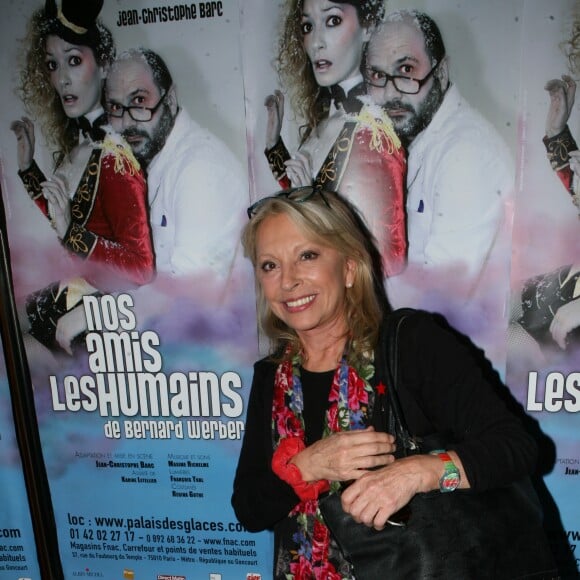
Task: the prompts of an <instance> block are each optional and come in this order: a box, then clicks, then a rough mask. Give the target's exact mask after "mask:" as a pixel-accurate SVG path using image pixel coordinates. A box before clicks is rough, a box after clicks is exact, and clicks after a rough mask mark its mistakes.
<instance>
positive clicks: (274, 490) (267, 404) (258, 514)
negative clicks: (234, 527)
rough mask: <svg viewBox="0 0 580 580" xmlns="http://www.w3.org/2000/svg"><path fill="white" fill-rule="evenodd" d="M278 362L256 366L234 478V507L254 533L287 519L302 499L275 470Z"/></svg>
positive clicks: (237, 514)
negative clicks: (274, 395)
mask: <svg viewBox="0 0 580 580" xmlns="http://www.w3.org/2000/svg"><path fill="white" fill-rule="evenodd" d="M274 373H275V365H273V364H271V363H265V362H259V363H257V364H256V365H255V366H254V378H253V381H252V390H251V393H250V399H249V402H248V408H247V414H246V429H245V433H244V440H243V443H242V449H241V452H240V457H239V460H238V467H237V469H236V475H235V478H234V491H233V495H232V506H233V508H234V511H235V513H236V517H237V518H238V520H239V521H240V522H241V523H242V524H243V525H244V526H245V527H246V528H247V529H248V530H249V531H251V532H259V531H261V530H265V529H269V528H272V527H273V526H274V524H276V522H278V521H280V520H281V519H283V518H285V517H286V516H287V515H288V514H289V513H290V511H291V510H292V509H293V508H294V507H295V506H296V505H297V504H298V502H299V501H300V499H299V498H298V496H297V495H296V493H294V490H293V489H292V487H291V486H290V485H289V484H287V483H285V482H284V481H282V480H281V479H280V478H279V477H278V476H277V475H275V474H274V472H273V471H272V467H271V465H272V454H273V450H272V427H271V422H272V392H273V385H274Z"/></svg>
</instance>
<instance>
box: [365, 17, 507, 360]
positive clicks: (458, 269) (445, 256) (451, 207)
mask: <svg viewBox="0 0 580 580" xmlns="http://www.w3.org/2000/svg"><path fill="white" fill-rule="evenodd" d="M447 61H448V57H447V55H446V51H445V46H444V43H443V39H442V37H441V33H440V31H439V29H438V27H437V25H436V24H435V22H434V21H433V20H432V19H431V18H430V17H429V16H427V15H426V14H424V13H420V12H418V11H415V10H402V11H398V12H394V13H392V14H390V15H388V16H387V17H386V18H385V20H384V21H383V22H382V23H381V24H380V25H379V26H378V27H377V29H376V30H375V32H374V33H373V35H372V37H371V40H370V42H369V49H368V53H367V61H366V66H365V69H364V76H365V79H366V82H367V86H368V91H369V94H370V95H371V97H372V99H373V101H374V102H376V103H377V104H379V105H381V106H382V107H383V108H384V109H385V110H386V112H387V114H388V115H389V117H390V118H391V120H392V122H393V125H394V127H395V130H396V131H397V134H398V135H399V137H400V138H401V140H402V141H403V142H404V144H405V145H406V147H407V149H408V172H407V201H406V211H407V220H408V222H407V228H408V241H409V250H408V265H407V268H406V270H405V272H403V273H402V274H400V275H399V276H395V277H392V278H390V279H388V280H387V284H388V288H389V297H390V299H391V301H392V303H393V306H414V307H419V308H425V309H428V310H435V311H439V312H441V313H443V314H445V315H446V316H447V317H448V318H449V319H450V320H452V321H453V324H454V325H455V326H457V327H459V328H461V329H462V330H463V331H464V332H466V333H467V334H471V333H470V332H467V331H468V329H469V327H468V325H472V326H471V330H473V328H478V332H479V329H480V328H483V331H484V332H487V331H490V332H492V331H499V330H500V329H499V327H498V328H496V327H497V326H498V325H497V324H495V322H498V323H499V322H501V320H502V316H503V314H502V312H503V306H504V304H505V301H506V300H507V296H508V282H509V278H508V264H509V262H508V260H507V258H508V257H509V248H508V247H502V241H506V240H507V236H503V229H504V227H505V223H504V211H505V204H506V199H507V197H508V196H509V195H510V193H511V191H512V189H513V183H514V172H513V167H512V161H511V156H510V153H509V151H508V149H507V147H506V145H505V144H504V142H503V141H502V139H501V138H500V136H499V135H498V133H497V132H496V130H495V129H494V128H493V127H492V126H491V124H490V123H489V122H488V121H487V120H485V119H484V118H483V117H482V116H481V115H480V114H479V113H478V112H477V111H475V110H474V109H473V108H472V107H471V106H470V105H469V104H468V103H467V102H466V101H465V99H463V97H462V96H461V95H460V93H459V90H458V88H457V87H456V86H455V85H454V84H452V83H451V82H450V80H449V70H448V62H447ZM502 238H503V239H502ZM504 258H505V265H504V262H503V260H504ZM484 311H485V312H486V314H487V315H488V316H486V318H485V320H483V321H475V324H474V321H473V320H471V321H469V322H468V321H467V318H469V317H470V315H472V314H476V313H480V312H484ZM494 317H495V320H493V318H494ZM492 320H493V321H492ZM494 324H495V326H494ZM500 326H501V325H500ZM498 336H499V334H498ZM472 338H473V337H472ZM483 341H484V342H488V343H491V344H493V343H494V340H485V339H484V340H483ZM480 346H483V345H481V344H480ZM488 355H489V353H488ZM500 356H503V355H500Z"/></svg>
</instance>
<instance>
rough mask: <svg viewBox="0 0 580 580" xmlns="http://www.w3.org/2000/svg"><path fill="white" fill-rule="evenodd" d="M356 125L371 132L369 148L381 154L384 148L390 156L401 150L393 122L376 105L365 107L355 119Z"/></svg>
mask: <svg viewBox="0 0 580 580" xmlns="http://www.w3.org/2000/svg"><path fill="white" fill-rule="evenodd" d="M355 119H356V121H357V123H359V125H361V126H362V127H365V128H367V129H369V130H370V132H371V142H370V148H371V150H373V151H380V152H382V151H383V149H384V147H385V146H386V148H387V153H389V154H391V153H394V152H395V151H398V150H399V149H400V148H401V140H400V139H399V137H398V135H397V133H396V132H395V128H394V127H393V122H392V121H391V119H390V118H389V116H388V115H387V113H385V111H384V110H383V109H382V108H381V107H379V106H377V105H368V104H367V105H365V106H364V107H363V108H362V109H361V111H360V113H358V115H356V117H355Z"/></svg>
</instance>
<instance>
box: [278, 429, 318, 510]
mask: <svg viewBox="0 0 580 580" xmlns="http://www.w3.org/2000/svg"><path fill="white" fill-rule="evenodd" d="M305 448H306V446H305V444H304V441H302V439H300V438H299V437H286V438H284V439H282V440H281V441H280V443H279V445H278V447H277V448H276V450H275V451H274V455H273V456H272V471H274V473H275V474H276V475H277V476H278V477H279V478H280V479H281V480H282V481H285V482H286V483H288V484H289V485H291V486H292V488H293V489H294V492H295V493H296V495H297V496H298V497H299V498H300V499H301V500H302V501H307V500H314V499H317V498H318V496H319V495H320V494H321V493H323V492H325V491H328V489H329V488H330V486H329V483H328V481H326V480H325V479H321V480H318V481H305V480H304V478H303V476H302V472H301V471H300V468H299V467H298V465H296V463H294V462H293V461H292V459H293V458H294V457H295V456H296V455H297V454H298V453H300V452H301V451H303V450H304V449H305Z"/></svg>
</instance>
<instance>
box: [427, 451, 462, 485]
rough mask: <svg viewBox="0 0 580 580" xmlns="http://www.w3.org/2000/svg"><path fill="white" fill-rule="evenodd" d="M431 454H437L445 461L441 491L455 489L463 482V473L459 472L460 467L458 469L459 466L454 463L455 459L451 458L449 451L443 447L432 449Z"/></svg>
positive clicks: (440, 483)
mask: <svg viewBox="0 0 580 580" xmlns="http://www.w3.org/2000/svg"><path fill="white" fill-rule="evenodd" d="M431 455H437V456H438V457H439V459H441V461H443V465H444V466H445V473H443V475H442V476H441V479H440V480H439V491H440V492H441V493H447V492H449V491H455V490H456V489H457V488H458V487H459V483H460V482H461V475H460V474H459V469H457V466H456V465H455V463H453V459H451V457H450V456H449V453H447V451H444V450H443V449H436V450H435V451H431Z"/></svg>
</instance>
